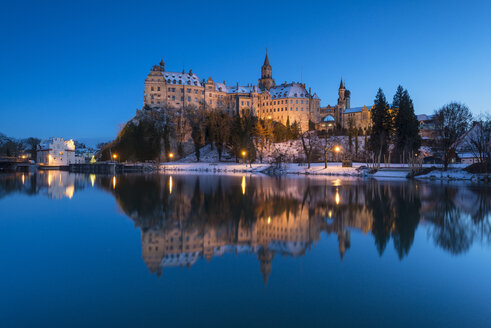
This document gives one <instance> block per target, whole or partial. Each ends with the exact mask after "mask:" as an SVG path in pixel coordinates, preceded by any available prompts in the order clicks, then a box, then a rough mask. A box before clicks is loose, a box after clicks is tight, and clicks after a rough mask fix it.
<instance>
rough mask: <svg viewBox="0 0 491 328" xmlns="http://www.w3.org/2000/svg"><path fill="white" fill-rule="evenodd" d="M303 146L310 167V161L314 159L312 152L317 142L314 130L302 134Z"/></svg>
mask: <svg viewBox="0 0 491 328" xmlns="http://www.w3.org/2000/svg"><path fill="white" fill-rule="evenodd" d="M301 139H302V147H303V151H304V153H305V159H306V161H307V164H308V167H307V168H309V169H310V163H311V161H312V152H313V149H314V144H315V135H314V132H313V131H307V132H305V133H303V134H302V136H301Z"/></svg>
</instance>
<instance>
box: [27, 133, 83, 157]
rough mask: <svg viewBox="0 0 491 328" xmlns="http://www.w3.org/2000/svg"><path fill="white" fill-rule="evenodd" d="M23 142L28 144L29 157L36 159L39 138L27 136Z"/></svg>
mask: <svg viewBox="0 0 491 328" xmlns="http://www.w3.org/2000/svg"><path fill="white" fill-rule="evenodd" d="M24 142H25V143H26V144H27V146H28V149H27V151H29V152H30V154H31V159H32V160H36V156H37V148H38V146H39V144H40V143H41V140H40V139H38V138H33V137H29V138H27V139H25V140H24ZM84 148H85V146H84Z"/></svg>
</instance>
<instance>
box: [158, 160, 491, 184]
mask: <svg viewBox="0 0 491 328" xmlns="http://www.w3.org/2000/svg"><path fill="white" fill-rule="evenodd" d="M423 167H425V168H431V167H434V165H423ZM465 167H466V165H463V164H454V165H452V167H451V168H449V170H448V171H442V170H440V169H439V168H436V169H435V170H432V171H430V172H429V173H426V174H423V175H419V176H416V177H414V178H415V179H418V180H444V181H453V180H459V181H460V180H461V181H476V182H477V181H488V180H489V174H473V173H468V172H466V171H465V170H464V168H465ZM159 168H160V170H161V171H163V172H198V173H212V174H213V173H215V174H232V173H250V174H277V175H287V174H288V175H292V174H295V175H326V176H346V177H364V178H374V179H384V180H387V179H398V180H405V179H408V175H409V173H410V170H409V168H408V167H407V165H402V164H390V166H386V165H382V167H381V168H380V169H379V170H378V171H377V172H375V173H369V171H370V170H369V169H367V168H366V165H365V164H364V163H353V166H352V167H342V166H341V163H328V165H327V168H325V167H324V163H312V164H311V167H310V168H308V167H307V165H305V164H297V163H285V164H281V166H275V165H271V164H252V165H249V164H247V165H245V164H243V163H240V164H239V163H182V162H174V163H164V164H161V165H160V167H159Z"/></svg>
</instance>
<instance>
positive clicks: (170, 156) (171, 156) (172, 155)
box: [169, 153, 174, 161]
mask: <svg viewBox="0 0 491 328" xmlns="http://www.w3.org/2000/svg"><path fill="white" fill-rule="evenodd" d="M173 158H174V153H169V161H172V159H173Z"/></svg>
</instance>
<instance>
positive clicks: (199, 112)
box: [186, 106, 206, 162]
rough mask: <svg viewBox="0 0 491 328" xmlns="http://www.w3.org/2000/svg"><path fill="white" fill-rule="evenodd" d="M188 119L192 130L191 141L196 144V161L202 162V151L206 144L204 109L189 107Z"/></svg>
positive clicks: (187, 111)
mask: <svg viewBox="0 0 491 328" xmlns="http://www.w3.org/2000/svg"><path fill="white" fill-rule="evenodd" d="M186 118H187V121H188V124H189V126H190V128H191V139H193V144H194V154H195V155H196V161H198V162H199V160H200V156H201V153H200V149H201V147H203V146H204V144H205V129H206V115H205V110H204V108H203V107H194V106H192V107H189V108H188V109H187V110H186Z"/></svg>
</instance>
